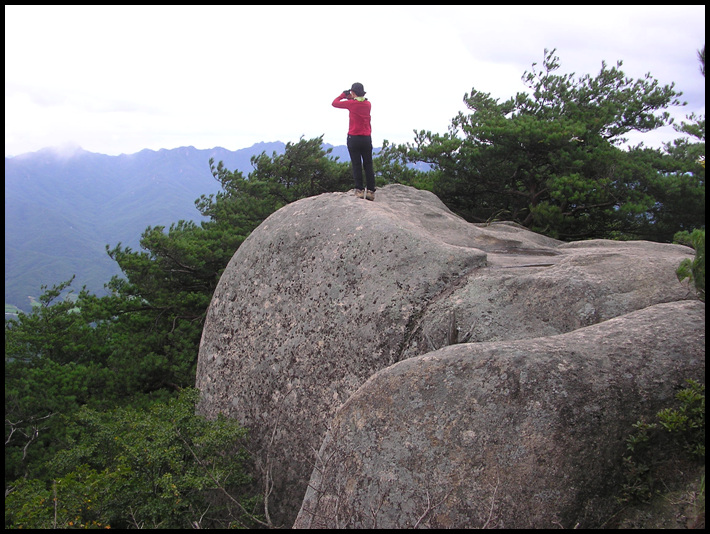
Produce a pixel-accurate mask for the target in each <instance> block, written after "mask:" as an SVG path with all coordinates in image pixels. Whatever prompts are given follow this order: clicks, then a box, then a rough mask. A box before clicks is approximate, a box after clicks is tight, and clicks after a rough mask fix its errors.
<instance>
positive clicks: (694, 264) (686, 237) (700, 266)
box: [675, 230, 705, 302]
mask: <svg viewBox="0 0 710 534" xmlns="http://www.w3.org/2000/svg"><path fill="white" fill-rule="evenodd" d="M675 241H676V242H679V243H682V244H685V245H689V246H692V247H693V248H694V249H695V258H694V259H693V260H690V259H685V260H683V261H682V262H681V263H680V265H679V266H678V270H677V271H676V275H677V276H678V280H681V281H682V280H685V279H686V278H687V279H688V280H689V281H690V282H691V283H692V284H693V285H694V286H695V289H696V291H697V292H698V298H700V300H702V301H703V302H705V230H693V233H692V234H688V232H681V233H678V234H676V235H675Z"/></svg>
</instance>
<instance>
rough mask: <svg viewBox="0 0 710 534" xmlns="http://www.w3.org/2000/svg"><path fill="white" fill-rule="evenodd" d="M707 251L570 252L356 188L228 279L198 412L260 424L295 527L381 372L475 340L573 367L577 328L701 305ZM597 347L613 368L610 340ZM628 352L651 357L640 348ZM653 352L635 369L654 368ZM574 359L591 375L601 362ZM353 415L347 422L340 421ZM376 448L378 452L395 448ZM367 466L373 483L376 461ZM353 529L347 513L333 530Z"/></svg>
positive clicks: (284, 222) (251, 253)
mask: <svg viewBox="0 0 710 534" xmlns="http://www.w3.org/2000/svg"><path fill="white" fill-rule="evenodd" d="M692 255H693V254H692V250H690V249H688V248H686V247H682V246H676V245H661V244H656V243H648V242H628V243H620V242H612V241H589V242H578V243H569V244H565V243H562V242H560V241H556V240H553V239H549V238H546V237H544V236H540V235H538V234H535V233H532V232H529V231H527V230H525V229H523V228H521V227H518V226H516V225H511V224H493V225H489V226H487V225H473V224H469V223H467V222H465V221H464V220H463V219H461V218H459V217H457V216H455V215H454V214H452V213H451V212H450V211H449V210H448V209H447V208H446V207H445V206H444V205H443V204H442V203H441V202H440V201H439V199H438V198H437V197H436V196H434V195H432V194H431V193H428V192H424V191H417V190H415V189H412V188H408V187H404V186H398V185H391V186H386V187H384V188H381V189H379V190H378V192H377V200H376V201H375V202H367V201H363V200H359V199H356V198H355V197H354V196H352V195H349V194H344V193H329V194H324V195H320V196H318V197H312V198H308V199H304V200H301V201H298V202H295V203H293V204H290V205H288V206H285V207H284V208H282V209H281V210H279V211H278V212H276V213H274V214H273V215H272V216H271V217H269V218H268V219H267V220H266V221H264V223H263V224H262V225H261V226H259V228H257V229H256V230H255V231H254V232H253V233H252V234H251V236H250V237H249V238H248V239H247V240H246V241H245V242H244V243H243V244H242V246H241V247H240V248H239V250H238V251H237V252H236V254H235V255H234V257H233V258H232V260H231V262H230V264H229V266H228V267H227V269H226V270H225V272H224V274H223V276H222V278H221V280H220V283H219V285H218V287H217V289H216V291H215V294H214V297H213V301H212V303H211V305H210V308H209V311H208V316H207V320H206V323H205V328H204V332H203V338H202V343H201V347H200V355H199V361H198V370H197V384H196V385H197V387H198V388H199V389H200V390H201V393H202V398H201V402H200V404H199V406H198V411H199V412H200V413H202V414H205V415H207V416H210V417H213V416H215V415H216V414H217V413H219V412H222V413H224V414H226V415H228V416H230V417H235V418H237V419H238V420H239V421H241V422H242V423H243V424H244V425H245V426H247V427H248V428H249V429H250V431H251V436H252V438H253V441H254V446H255V449H254V450H253V451H252V452H253V454H254V459H255V462H256V463H257V467H258V468H259V469H260V470H261V471H262V472H263V473H267V474H269V475H270V477H272V480H273V482H272V483H273V492H272V494H271V497H270V504H271V511H272V518H273V519H274V521H275V522H276V523H277V524H279V525H281V526H291V524H292V523H293V522H294V520H295V518H296V515H297V513H298V511H299V509H300V507H301V503H302V501H303V497H304V494H305V492H306V487H307V484H308V481H309V479H310V477H311V471H312V469H313V466H314V464H316V460H317V459H318V457H319V456H318V454H317V451H318V450H319V448H320V447H321V444H322V442H323V439H324V437H325V435H326V429H327V427H328V425H329V424H330V423H331V421H332V420H333V416H334V415H335V413H336V410H337V409H338V408H339V407H340V406H341V405H343V404H344V403H346V401H348V399H349V398H350V397H351V395H353V394H354V393H355V392H356V391H357V390H358V389H359V388H360V386H362V385H363V384H364V383H365V382H366V381H367V380H368V379H369V378H370V377H373V375H375V376H378V375H376V373H378V371H383V370H385V369H387V368H389V367H390V366H392V365H393V364H395V363H397V362H402V361H403V360H407V361H408V360H409V359H413V360H412V364H413V363H414V362H415V361H418V360H419V359H421V358H418V357H420V356H422V355H424V354H427V353H430V352H432V351H435V350H436V349H440V348H442V347H444V346H447V345H451V344H454V343H461V342H468V344H465V345H463V344H462V345H456V346H454V347H451V348H448V349H446V351H452V350H454V349H455V352H456V353H457V354H458V351H461V350H468V349H472V348H475V347H479V346H483V345H485V346H487V347H494V346H495V345H496V344H497V343H504V344H505V346H506V347H508V346H510V344H511V343H513V342H516V341H526V342H527V343H529V344H532V345H536V346H539V347H540V348H539V349H534V348H530V349H527V348H526V349H520V351H522V352H524V353H528V352H529V353H530V355H531V356H530V357H531V358H534V357H537V356H535V355H539V357H540V358H542V359H543V360H545V361H547V362H548V363H547V364H546V365H550V366H554V365H558V364H560V361H557V360H555V359H554V358H553V357H552V356H551V355H550V354H547V353H545V351H544V350H543V349H542V347H545V346H547V344H549V343H553V342H552V341H550V339H553V338H550V337H548V336H557V338H560V337H565V336H559V335H560V334H567V333H575V335H577V336H581V338H580V339H583V338H584V336H583V335H581V334H580V333H577V332H576V331H579V332H583V331H586V330H587V328H591V327H592V326H593V325H597V324H600V323H601V324H603V323H604V322H608V321H609V320H610V319H613V318H615V317H621V316H624V315H625V314H629V313H631V312H634V311H636V310H643V309H644V308H647V307H649V306H654V305H656V304H660V303H672V302H677V301H684V300H688V299H693V295H692V292H691V290H690V289H689V288H688V286H687V284H680V283H679V282H678V280H677V279H676V277H675V269H676V268H677V266H678V264H679V263H680V261H681V260H682V259H684V258H688V257H692ZM659 309H660V310H661V311H662V314H663V313H665V314H673V313H674V312H675V311H676V310H674V309H667V308H659ZM702 310H703V311H702V313H703V321H704V306H702ZM601 324H600V326H601ZM629 324H631V323H629ZM629 334H630V335H631V333H629ZM703 335H704V334H703ZM570 339H571V340H572V341H571V342H576V339H577V338H574V337H571V338H570ZM596 339H597V340H599V339H601V338H600V337H598V336H597V338H596ZM474 342H475V343H474ZM481 342H488V343H481ZM597 343H598V344H599V354H598V357H599V358H601V359H603V357H602V355H603V354H606V353H605V352H604V350H603V346H604V345H603V343H602V342H601V341H598V342H597ZM553 344H554V343H553ZM532 345H531V346H532ZM626 346H627V349H631V348H635V349H637V352H638V348H637V347H634V345H633V344H632V342H629V343H627V345H626ZM475 350H482V349H480V348H478V349H475ZM506 350H507V349H506ZM565 350H567V351H571V352H575V351H574V349H573V348H570V347H568V346H567V348H565V349H562V348H560V349H559V351H558V352H559V354H566V352H565ZM589 350H592V349H589ZM640 350H641V352H640V353H638V354H637V355H634V354H633V353H632V354H629V358H634V359H635V360H634V361H636V360H639V361H638V362H637V364H638V365H645V363H643V362H644V359H643V358H642V357H641V356H642V355H643V354H644V352H643V349H640ZM703 351H704V341H703ZM433 354H438V352H436V353H433ZM447 354H448V352H447ZM580 354H586V352H580ZM703 354H704V352H703ZM430 356H431V355H430ZM428 357H429V356H425V357H424V358H428ZM437 358H438V356H437ZM639 358H640V359H639ZM528 359H529V358H528ZM567 359H569V358H567ZM523 360H524V361H527V359H526V358H523V359H522V360H520V361H523ZM548 360H549V361H548ZM572 360H573V361H574V362H575V365H576V366H578V368H580V369H585V373H586V372H591V371H588V370H587V369H588V366H589V365H591V364H582V363H581V362H578V361H577V359H576V358H573V359H572ZM486 361H488V360H486ZM491 361H492V360H491ZM506 362H508V363H505V362H503V361H501V363H500V365H501V366H503V364H504V363H505V365H509V366H510V371H508V372H506V376H510V380H514V378H513V377H514V376H518V378H517V379H518V380H519V375H516V374H515V372H514V371H513V369H514V367H515V365H516V364H517V363H519V360H518V359H515V358H513V359H512V360H510V361H508V360H506ZM403 363H408V362H403ZM400 365H401V364H400ZM474 367H475V366H474ZM533 367H534V366H533ZM501 368H502V367H501ZM703 368H704V360H703ZM471 369H473V367H472V368H471ZM607 371H608V372H609V373H613V372H615V370H614V369H611V368H609V369H607ZM470 372H471V373H472V374H471V376H470V380H472V381H474V382H473V383H475V381H476V380H478V378H476V373H475V372H473V370H471V371H470ZM479 372H482V373H490V372H493V369H488V370H486V367H485V366H483V367H482V368H480V371H479ZM432 373H434V371H433V370H432ZM501 374H502V372H501ZM568 374H569V373H568ZM432 376H434V375H432ZM482 376H487V375H486V374H484V375H482ZM565 376H567V375H565ZM702 376H703V377H704V373H703V375H702ZM373 378H374V377H373ZM614 380H621V379H620V378H614ZM473 383H472V387H473ZM562 383H564V381H562ZM432 387H433V385H432ZM461 387H463V386H461ZM565 387H567V386H565ZM610 387H611V386H610ZM644 387H645V386H644ZM668 387H671V386H670V384H669V385H668ZM405 389H406V388H405ZM464 389H465V388H464ZM508 389H510V388H508ZM533 389H534V388H533ZM568 390H569V391H570V392H574V391H577V390H578V388H576V387H572V386H571V385H569V386H568V387H567V389H566V390H565V391H568ZM361 391H362V390H361ZM639 391H641V389H639ZM643 391H645V390H643ZM659 395H660V396H659V398H663V397H664V396H666V395H667V392H666V391H665V390H663V391H661V392H660V393H659ZM561 399H562V398H561ZM373 400H374V399H373ZM548 400H549V402H552V398H550V399H548ZM523 401H524V399H523V400H521V402H523ZM379 402H380V400H377V401H376V403H379ZM569 402H572V401H569ZM574 402H577V401H574ZM573 404H574V403H573ZM638 404H639V403H636V404H632V405H633V406H636V405H638ZM347 405H348V404H346V406H347ZM649 405H650V404H649ZM574 406H577V405H576V404H574ZM379 408H380V407H379V406H377V405H373V406H371V411H372V412H373V413H374V412H376V411H377V409H379ZM402 408H404V405H403V406H402ZM560 408H561V407H560ZM343 410H345V408H343ZM546 410H548V411H549V412H550V413H552V408H551V407H548V408H546ZM392 413H394V412H392ZM501 413H503V412H501ZM546 413H547V412H546ZM585 413H587V412H585ZM596 413H597V412H595V411H592V412H590V415H589V417H592V418H593V417H596V415H595V414H596ZM628 415H629V418H633V417H634V416H635V415H634V414H633V413H631V412H630V413H629V414H628ZM343 417H346V418H347V417H348V416H347V415H346V414H345V413H344V412H342V411H341V412H340V413H339V415H338V418H339V419H338V421H340V420H341V419H340V418H343ZM432 417H433V416H432ZM437 417H438V416H437ZM579 417H581V416H579ZM434 419H436V418H434ZM434 419H433V420H434ZM436 420H438V419H436ZM334 424H336V425H337V424H340V423H334ZM551 424H552V423H551ZM580 428H581V427H580ZM379 431H380V430H378V432H379ZM422 431H424V429H422ZM473 431H475V429H474V430H473ZM383 435H384V434H383ZM468 436H469V437H471V436H470V435H468ZM504 436H505V437H506V439H508V435H507V434H505V435H504V434H501V436H499V437H496V436H487V437H486V438H485V439H486V440H487V443H488V447H487V448H490V446H491V444H493V443H495V444H496V448H503V449H504V450H508V448H509V447H510V446H511V445H508V444H506V442H505V440H504ZM341 437H342V436H341ZM376 438H377V436H376V435H373V436H372V439H375V442H373V444H372V446H373V447H374V446H375V443H380V444H381V440H378V439H376ZM329 439H331V440H332V437H331V438H329ZM348 439H351V440H353V443H354V442H356V441H357V439H356V437H355V436H351V437H350V438H348ZM471 439H473V438H472V437H471ZM398 445H399V446H401V447H404V446H405V444H404V443H399V444H398ZM378 446H379V445H378ZM494 449H495V448H494ZM486 454H488V455H493V456H495V455H501V454H504V452H503V451H502V450H497V451H496V450H490V451H488V452H486ZM362 468H363V471H362V476H363V477H364V476H365V473H368V472H369V471H367V470H368V469H370V468H373V466H366V465H363V466H362ZM348 469H350V467H348ZM333 476H335V475H333ZM367 476H369V475H367ZM426 476H428V475H427V474H426V472H422V473H420V474H419V475H417V476H416V477H413V478H411V480H418V479H417V477H426ZM442 476H443V475H442ZM447 476H448V475H447ZM336 479H337V477H336ZM338 480H339V479H338ZM441 480H449V479H447V478H446V477H443V478H442V479H441ZM486 483H488V480H486ZM373 491H374V489H373ZM501 491H502V489H501ZM545 491H548V490H545ZM335 494H337V492H336V493H335ZM335 494H331V496H332V495H335ZM353 495H354V494H353ZM481 495H483V494H481ZM311 497H312V496H311ZM457 498H459V499H463V498H464V497H463V495H460V496H459V497H457ZM484 498H485V496H484ZM580 498H582V497H580ZM326 500H327V499H326ZM307 501H308V500H307ZM310 502H311V503H313V502H314V501H313V499H312V498H311V499H310ZM447 502H448V501H447ZM452 502H453V501H452ZM352 504H353V506H355V503H354V502H353V503H352ZM383 506H384V504H383ZM318 513H319V514H320V512H318ZM457 514H458V512H457ZM462 514H464V512H461V513H460V514H459V515H456V514H453V515H452V517H454V516H456V517H463V515H462ZM326 515H327V514H326ZM387 515H388V517H389V516H391V515H392V514H390V513H389V512H388V514H387ZM353 517H355V516H354V515H353ZM383 517H384V515H383ZM432 517H433V516H432ZM531 517H532V516H531ZM304 518H305V516H304ZM304 520H305V519H304ZM410 520H411V518H406V519H402V521H410ZM337 521H339V519H338V517H337V516H333V517H332V518H331V522H330V523H329V525H333V524H335V523H337ZM469 521H473V518H469ZM441 524H443V523H441ZM521 524H522V523H521ZM457 525H458V524H452V526H457Z"/></svg>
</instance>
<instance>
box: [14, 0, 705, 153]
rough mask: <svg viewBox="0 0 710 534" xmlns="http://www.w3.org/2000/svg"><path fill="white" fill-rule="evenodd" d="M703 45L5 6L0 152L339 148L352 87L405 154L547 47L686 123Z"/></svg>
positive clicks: (540, 23) (667, 13)
mask: <svg viewBox="0 0 710 534" xmlns="http://www.w3.org/2000/svg"><path fill="white" fill-rule="evenodd" d="M704 43H705V6H500V7H498V6H420V7H414V6H364V5H363V6H359V5H356V4H347V5H342V6H315V7H314V6H259V7H250V6H165V7H163V6H157V7H155V6H78V7H77V6H5V155H6V156H7V155H18V154H22V153H25V152H32V151H36V150H39V149H41V148H44V147H50V146H76V145H78V146H81V147H82V148H83V149H84V150H88V151H91V152H98V153H101V154H110V155H117V154H121V153H126V154H131V153H135V152H138V151H140V150H142V149H144V148H149V149H153V150H158V149H160V148H168V149H170V148H176V147H181V146H190V145H191V146H194V147H197V148H213V147H216V146H221V147H224V148H227V149H229V150H237V149H240V148H246V147H249V146H251V145H253V144H254V143H257V142H259V141H283V142H288V141H293V142H296V141H298V139H299V138H300V137H301V136H303V137H305V138H306V139H310V138H312V137H317V136H319V135H324V140H325V142H328V143H331V144H334V145H342V144H345V137H346V133H347V122H348V117H347V111H345V110H340V109H335V108H333V107H331V102H332V100H333V99H334V98H335V97H336V96H337V95H338V94H339V93H340V92H341V91H342V90H343V89H345V88H348V87H350V85H351V84H352V83H353V82H361V83H363V84H364V86H365V90H366V91H367V96H368V98H369V99H370V101H371V102H372V127H373V132H372V135H373V142H374V144H375V145H376V146H380V145H381V144H382V140H383V139H387V140H389V141H390V142H394V143H403V142H411V141H412V140H413V138H414V135H413V130H431V131H434V132H440V133H443V132H445V131H446V129H447V127H448V126H449V124H450V122H451V119H452V118H453V117H454V116H455V115H456V114H457V113H458V112H459V111H461V110H464V109H465V106H464V105H463V103H462V98H463V95H464V93H466V92H469V91H470V90H471V88H475V89H476V90H478V91H482V92H485V93H491V95H492V96H493V97H495V98H499V99H501V100H505V99H507V98H509V97H511V96H514V95H515V94H516V93H517V92H520V91H523V90H524V89H525V87H524V86H523V84H522V82H521V79H520V78H521V76H522V74H523V72H524V71H525V70H529V69H530V68H531V65H532V63H533V62H537V63H538V64H540V63H541V62H542V58H543V51H544V49H545V48H548V49H553V48H556V49H557V55H558V56H559V58H560V63H561V69H560V70H559V71H558V72H560V73H569V72H575V73H576V75H577V76H582V75H584V74H587V73H589V74H592V75H596V74H597V73H598V72H599V70H600V68H601V62H602V61H603V60H604V61H606V62H607V65H610V66H614V65H615V64H616V61H617V60H622V61H623V63H624V64H623V67H622V70H623V71H624V72H625V73H626V75H627V76H630V77H633V78H640V77H643V76H644V75H645V74H646V73H647V72H650V73H651V75H652V76H653V77H655V78H657V79H658V80H659V81H660V83H661V84H670V83H672V82H675V84H676V89H677V90H680V91H682V92H683V97H682V99H683V100H686V101H687V102H688V105H687V106H686V107H685V108H673V109H671V112H672V113H673V115H674V116H675V117H678V118H679V119H683V118H684V117H685V116H686V115H687V114H689V113H690V112H696V113H699V114H703V115H704V114H705V80H704V78H703V77H702V76H701V74H700V72H699V63H698V59H697V51H698V50H699V49H700V48H702V47H703V45H704ZM675 137H677V135H675V133H674V132H673V131H672V130H670V131H664V132H660V133H657V134H655V135H652V136H647V137H646V138H645V139H644V138H639V140H642V139H644V141H645V142H646V144H648V145H652V146H660V142H661V141H670V140H671V139H673V138H675Z"/></svg>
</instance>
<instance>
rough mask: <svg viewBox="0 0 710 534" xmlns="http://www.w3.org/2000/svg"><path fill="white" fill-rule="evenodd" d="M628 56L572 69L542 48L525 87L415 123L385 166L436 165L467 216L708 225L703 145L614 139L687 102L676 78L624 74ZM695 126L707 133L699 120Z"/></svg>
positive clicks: (582, 231) (662, 119)
mask: <svg viewBox="0 0 710 534" xmlns="http://www.w3.org/2000/svg"><path fill="white" fill-rule="evenodd" d="M621 65H622V63H621V62H618V63H617V65H616V67H612V68H609V67H608V66H607V65H606V64H605V63H602V69H601V71H600V72H599V74H598V75H597V76H595V77H592V76H590V75H585V76H582V77H579V78H577V79H575V78H574V74H562V75H560V74H556V72H555V71H557V70H558V69H559V67H560V65H559V61H558V58H557V57H556V56H555V55H554V50H553V51H552V52H548V51H547V50H546V51H545V57H544V60H543V64H542V68H541V69H536V65H533V69H532V71H531V72H526V73H524V74H523V81H524V82H525V84H526V85H527V87H528V92H527V93H518V94H517V95H516V96H515V97H513V98H510V99H508V100H506V101H504V102H500V101H499V100H496V99H493V98H492V97H491V96H490V95H489V94H486V93H482V92H480V91H476V90H475V89H472V90H471V93H470V94H466V95H465V96H464V102H465V103H466V105H467V107H468V108H469V110H471V113H459V115H458V116H457V117H455V118H454V119H453V120H452V123H451V126H450V127H449V131H448V133H445V134H434V133H432V132H427V131H420V132H418V133H416V135H415V140H414V143H413V144H407V145H401V146H398V147H396V148H395V147H390V148H389V149H388V150H384V151H383V154H382V155H381V158H382V159H383V162H382V163H381V165H382V166H383V167H384V168H388V167H391V168H393V169H395V170H398V169H401V168H402V167H403V166H404V165H405V164H406V163H412V162H425V163H428V164H430V165H431V166H432V167H433V171H432V172H433V174H432V175H431V181H432V187H431V189H432V190H433V192H434V193H436V194H437V195H438V196H439V197H440V198H441V199H442V201H443V202H444V203H445V204H446V205H447V206H448V207H449V208H451V209H452V210H453V211H455V212H456V213H458V214H460V215H462V216H463V217H464V218H466V219H467V220H468V221H471V222H486V221H489V220H493V219H497V218H499V217H500V216H501V215H503V216H504V217H505V218H507V219H509V220H513V221H516V222H518V223H520V224H522V225H524V226H526V227H528V228H531V229H532V230H534V231H536V232H540V233H544V234H547V235H550V236H553V237H558V238H561V239H582V238H589V237H595V238H601V237H618V236H620V235H621V236H626V237H631V238H638V237H643V238H645V239H655V240H665V241H670V239H671V237H672V235H673V233H674V232H675V231H678V230H679V229H683V228H688V229H691V228H694V227H698V226H702V224H704V187H705V186H704V169H703V168H700V166H699V165H697V163H696V162H695V160H693V159H692V157H690V154H691V152H693V151H697V150H700V149H699V148H696V147H694V146H693V147H692V149H691V146H690V145H685V146H680V145H679V147H678V152H677V153H676V154H674V155H664V154H662V153H661V152H660V151H658V150H651V149H644V148H642V147H636V148H633V149H629V150H622V149H621V148H619V146H620V145H622V144H623V143H625V142H626V138H625V137H624V136H625V135H626V134H628V133H629V132H630V131H640V132H648V131H651V130H654V129H656V128H658V127H660V126H663V125H666V124H669V123H670V122H671V118H670V115H669V113H668V112H667V111H663V110H664V109H665V108H667V107H668V106H675V105H681V102H680V101H679V100H678V97H679V96H681V93H678V92H676V91H675V90H674V87H673V85H672V84H671V85H670V86H660V85H659V83H658V81H657V80H654V79H653V78H651V76H650V75H646V76H645V77H644V78H643V79H639V80H632V79H629V78H626V77H625V75H624V73H623V72H622V71H621V69H620V67H621ZM696 126H697V130H698V133H701V135H702V139H703V141H704V121H702V123H697V125H696ZM702 150H703V151H704V142H703V144H702ZM405 180H408V181H409V183H411V182H412V181H414V180H420V178H419V177H418V176H417V175H416V174H414V175H413V176H412V173H410V174H409V175H407V174H405ZM700 208H703V209H700ZM661 222H662V223H663V224H660V223H661ZM679 225H682V226H679ZM667 226H668V227H670V228H666V227H667Z"/></svg>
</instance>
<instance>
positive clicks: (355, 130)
mask: <svg viewBox="0 0 710 534" xmlns="http://www.w3.org/2000/svg"><path fill="white" fill-rule="evenodd" d="M333 107H336V108H341V109H347V110H348V111H349V112H350V127H349V128H348V152H349V153H350V161H351V163H352V169H353V178H354V180H355V195H356V196H357V197H358V198H363V197H365V198H367V200H375V171H374V170H373V169H372V128H371V126H370V108H371V105H370V101H369V100H368V99H367V98H365V88H364V87H363V86H362V84H361V83H354V84H353V85H352V87H351V88H350V89H346V90H345V91H343V92H342V94H340V95H338V96H337V97H336V98H335V100H333ZM363 168H364V169H365V178H366V182H367V183H366V185H367V192H365V191H363V187H362V171H363Z"/></svg>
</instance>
